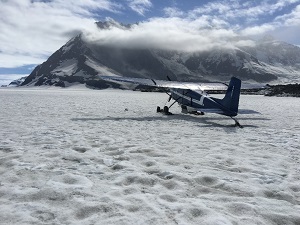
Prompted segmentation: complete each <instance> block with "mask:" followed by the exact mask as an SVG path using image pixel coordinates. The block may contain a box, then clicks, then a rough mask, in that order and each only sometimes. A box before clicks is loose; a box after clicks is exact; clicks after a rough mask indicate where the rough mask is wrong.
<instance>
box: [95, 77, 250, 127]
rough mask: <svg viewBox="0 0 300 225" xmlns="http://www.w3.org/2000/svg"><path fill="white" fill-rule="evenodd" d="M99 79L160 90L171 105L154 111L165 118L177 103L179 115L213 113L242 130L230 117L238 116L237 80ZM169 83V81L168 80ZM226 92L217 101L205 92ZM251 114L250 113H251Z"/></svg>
mask: <svg viewBox="0 0 300 225" xmlns="http://www.w3.org/2000/svg"><path fill="white" fill-rule="evenodd" d="M100 78H101V79H103V80H106V81H111V82H115V83H131V84H136V85H146V86H151V87H157V88H164V89H165V90H166V93H167V94H168V95H169V96H170V97H169V101H170V100H171V99H173V100H174V102H173V103H172V104H171V105H170V106H169V107H168V106H164V108H163V109H161V108H160V107H159V106H158V107H157V112H163V113H165V114H167V115H169V114H172V113H170V112H169V108H170V107H171V106H173V104H174V103H176V102H177V103H178V104H179V105H180V106H181V108H182V112H183V113H193V114H196V115H203V114H204V113H217V114H221V115H225V116H229V117H231V118H232V119H233V120H234V121H235V126H239V127H241V128H242V125H240V123H239V122H238V121H237V119H235V118H234V117H235V116H237V115H238V113H239V99H240V90H241V80H240V79H238V78H236V77H232V78H231V80H230V83H229V85H226V84H224V83H199V84H197V83H187V82H175V81H170V80H169V81H163V80H153V79H143V78H128V77H117V76H100ZM168 79H169V78H168ZM208 90H226V94H225V96H224V98H222V99H218V98H214V97H211V96H209V95H208V94H207V93H206V92H205V91H208ZM252 112H254V111H252Z"/></svg>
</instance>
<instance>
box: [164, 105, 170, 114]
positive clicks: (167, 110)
mask: <svg viewBox="0 0 300 225" xmlns="http://www.w3.org/2000/svg"><path fill="white" fill-rule="evenodd" d="M164 113H166V114H168V113H169V107H168V106H165V107H164Z"/></svg>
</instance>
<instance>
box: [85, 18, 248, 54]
mask: <svg viewBox="0 0 300 225" xmlns="http://www.w3.org/2000/svg"><path fill="white" fill-rule="evenodd" d="M83 34H84V35H83V37H84V39H85V40H86V41H87V42H90V43H93V44H97V45H106V46H114V47H122V48H133V49H134V48H139V49H144V48H150V49H163V50H175V51H186V52H197V51H207V50H211V49H213V48H234V47H239V46H245V45H247V46H249V45H254V42H253V41H252V40H250V39H245V38H243V39H241V38H239V36H240V35H239V34H238V33H237V32H235V31H234V30H232V29H224V28H214V27H208V26H205V25H203V23H202V22H201V21H190V20H184V19H182V18H154V19H151V20H148V21H145V22H142V23H139V24H134V25H132V26H131V28H125V27H122V26H110V27H109V28H108V29H99V28H97V27H96V26H95V28H94V29H90V30H85V31H84V33H83Z"/></svg>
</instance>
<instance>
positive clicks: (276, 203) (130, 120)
mask: <svg viewBox="0 0 300 225" xmlns="http://www.w3.org/2000/svg"><path fill="white" fill-rule="evenodd" d="M166 100H167V96H166V95H165V94H162V93H141V92H133V91H120V90H102V91H96V90H89V89H82V88H81V89H80V88H79V89H58V88H50V89H0V209H1V210H0V224H211V225H227V224H228V225H229V224H288V225H292V224H295V225H296V224H298V225H299V224H300V206H299V205H300V159H299V158H300V150H299V146H300V143H299V142H300V141H299V140H300V117H299V112H300V104H299V99H298V98H284V97H283V98H276V97H263V96H241V101H240V107H241V108H248V109H254V110H257V111H260V112H261V113H262V114H261V115H259V114H255V115H239V116H238V118H239V121H240V123H241V124H242V125H244V126H245V127H244V129H240V128H236V127H232V125H233V124H234V122H233V120H231V119H230V118H226V117H222V116H220V115H214V114H206V115H204V116H198V117H196V116H189V115H182V114H180V108H179V107H178V106H177V105H174V108H173V107H172V108H171V111H172V112H173V113H175V115H173V116H165V115H162V114H157V113H156V106H157V105H160V106H163V105H164V103H165V102H166Z"/></svg>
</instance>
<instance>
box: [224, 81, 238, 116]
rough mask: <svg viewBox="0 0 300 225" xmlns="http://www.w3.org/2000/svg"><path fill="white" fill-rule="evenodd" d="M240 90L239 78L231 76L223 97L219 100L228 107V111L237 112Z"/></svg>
mask: <svg viewBox="0 0 300 225" xmlns="http://www.w3.org/2000/svg"><path fill="white" fill-rule="evenodd" d="M240 91H241V80H240V79H238V78H236V77H232V78H231V80H230V83H229V86H228V89H227V91H226V94H225V97H224V98H223V99H222V100H221V104H222V105H223V106H225V107H226V108H228V109H230V111H233V112H236V113H237V112H238V108H239V100H240Z"/></svg>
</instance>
